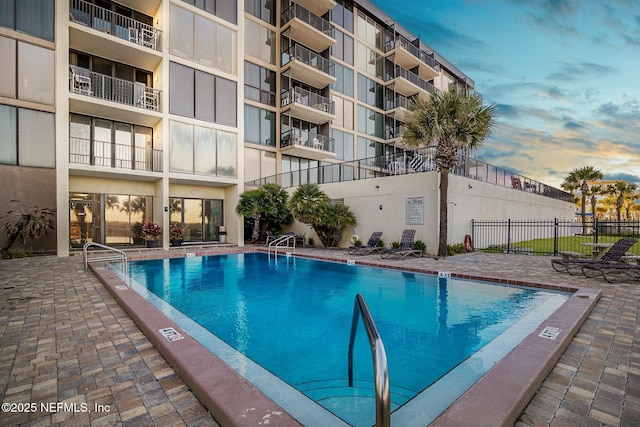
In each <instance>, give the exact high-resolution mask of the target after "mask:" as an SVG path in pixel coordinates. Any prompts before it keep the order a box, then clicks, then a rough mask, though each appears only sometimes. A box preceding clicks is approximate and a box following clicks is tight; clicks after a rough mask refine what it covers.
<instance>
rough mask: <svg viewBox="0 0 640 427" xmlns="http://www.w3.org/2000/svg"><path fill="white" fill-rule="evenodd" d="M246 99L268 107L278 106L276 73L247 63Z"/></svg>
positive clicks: (245, 68)
mask: <svg viewBox="0 0 640 427" xmlns="http://www.w3.org/2000/svg"><path fill="white" fill-rule="evenodd" d="M244 97H245V99H251V100H253V101H258V102H261V103H263V104H267V105H276V73H275V72H273V71H271V70H269V69H267V68H264V67H261V66H259V65H256V64H253V63H251V62H247V61H245V63H244Z"/></svg>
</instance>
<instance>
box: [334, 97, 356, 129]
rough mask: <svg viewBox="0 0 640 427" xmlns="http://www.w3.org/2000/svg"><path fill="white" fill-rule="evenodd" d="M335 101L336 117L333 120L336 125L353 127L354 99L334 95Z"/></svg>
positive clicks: (346, 127)
mask: <svg viewBox="0 0 640 427" xmlns="http://www.w3.org/2000/svg"><path fill="white" fill-rule="evenodd" d="M331 99H332V100H333V101H334V102H335V112H336V118H335V119H334V120H333V121H332V122H331V123H332V124H333V125H334V126H339V127H343V128H345V129H353V101H350V100H348V99H344V98H341V97H339V96H335V95H332V96H331Z"/></svg>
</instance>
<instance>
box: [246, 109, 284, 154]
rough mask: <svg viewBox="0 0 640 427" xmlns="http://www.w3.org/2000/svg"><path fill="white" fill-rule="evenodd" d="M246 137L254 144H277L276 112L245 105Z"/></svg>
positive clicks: (273, 145)
mask: <svg viewBox="0 0 640 427" xmlns="http://www.w3.org/2000/svg"><path fill="white" fill-rule="evenodd" d="M244 138H245V141H247V142H251V143H253V144H261V145H269V146H272V147H275V146H276V113H274V112H273V111H269V110H264V109H262V108H256V107H253V106H251V105H246V104H245V106H244Z"/></svg>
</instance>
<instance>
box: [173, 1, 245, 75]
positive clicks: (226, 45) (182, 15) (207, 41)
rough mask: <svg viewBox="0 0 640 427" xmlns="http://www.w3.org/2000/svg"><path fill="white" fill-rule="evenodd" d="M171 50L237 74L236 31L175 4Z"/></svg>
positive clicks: (201, 62) (175, 53)
mask: <svg viewBox="0 0 640 427" xmlns="http://www.w3.org/2000/svg"><path fill="white" fill-rule="evenodd" d="M169 30H170V35H169V37H170V39H169V45H170V48H169V51H170V52H171V53H172V54H173V55H177V56H180V57H182V58H187V59H190V60H192V61H195V62H197V63H199V64H202V65H205V66H207V67H211V68H215V69H218V70H221V71H224V72H227V73H229V74H236V62H237V61H236V31H235V30H233V29H231V28H227V27H225V26H224V25H221V24H218V23H216V22H213V21H211V20H209V19H207V18H206V17H204V16H201V15H196V14H194V13H193V12H191V11H188V10H186V9H183V8H181V7H178V6H176V5H174V4H172V5H171V27H170V29H169Z"/></svg>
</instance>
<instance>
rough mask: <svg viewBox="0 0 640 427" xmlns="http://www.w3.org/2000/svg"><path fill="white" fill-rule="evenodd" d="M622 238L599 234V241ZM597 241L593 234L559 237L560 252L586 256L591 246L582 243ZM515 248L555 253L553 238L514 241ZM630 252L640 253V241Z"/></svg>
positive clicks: (500, 249)
mask: <svg viewBox="0 0 640 427" xmlns="http://www.w3.org/2000/svg"><path fill="white" fill-rule="evenodd" d="M619 239H620V236H598V243H615V242H616V241H618V240H619ZM593 242H595V238H594V237H593V236H567V237H559V238H558V252H564V251H569V252H578V253H581V254H584V256H585V257H589V256H591V248H589V247H586V246H581V245H580V243H593ZM506 248H507V245H506V244H504V245H500V246H494V247H492V248H488V249H486V251H487V252H503V251H505V250H506ZM514 248H517V249H516V251H517V250H518V249H519V248H522V249H526V252H530V251H529V249H532V250H533V253H536V254H545V255H548V254H553V238H547V239H533V240H526V241H521V242H512V243H511V250H512V251H513V250H514ZM629 252H633V253H634V254H636V255H638V254H640V243H636V244H635V245H633V246H632V247H631V249H630V250H629Z"/></svg>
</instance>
